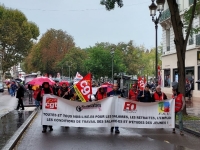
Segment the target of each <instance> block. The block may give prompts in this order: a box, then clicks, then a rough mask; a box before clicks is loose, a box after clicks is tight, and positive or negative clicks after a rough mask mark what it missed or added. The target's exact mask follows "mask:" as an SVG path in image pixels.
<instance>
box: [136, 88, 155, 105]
mask: <svg viewBox="0 0 200 150" xmlns="http://www.w3.org/2000/svg"><path fill="white" fill-rule="evenodd" d="M143 92H144V97H141V96H142V95H143ZM137 98H138V101H140V102H145V103H148V102H152V98H151V93H150V92H149V91H145V90H144V91H140V93H139V94H138V97H137Z"/></svg>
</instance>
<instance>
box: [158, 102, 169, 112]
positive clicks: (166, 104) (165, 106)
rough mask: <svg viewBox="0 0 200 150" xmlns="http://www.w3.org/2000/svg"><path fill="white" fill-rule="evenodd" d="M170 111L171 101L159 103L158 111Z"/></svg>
mask: <svg viewBox="0 0 200 150" xmlns="http://www.w3.org/2000/svg"><path fill="white" fill-rule="evenodd" d="M169 111H170V103H169V102H160V103H158V112H159V113H168V112H169Z"/></svg>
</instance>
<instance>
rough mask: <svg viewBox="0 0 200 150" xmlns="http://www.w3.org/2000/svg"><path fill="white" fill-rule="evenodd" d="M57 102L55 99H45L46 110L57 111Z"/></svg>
mask: <svg viewBox="0 0 200 150" xmlns="http://www.w3.org/2000/svg"><path fill="white" fill-rule="evenodd" d="M57 102H58V100H57V99H56V98H46V105H45V108H46V109H57Z"/></svg>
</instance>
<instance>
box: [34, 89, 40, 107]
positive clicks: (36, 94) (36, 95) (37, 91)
mask: <svg viewBox="0 0 200 150" xmlns="http://www.w3.org/2000/svg"><path fill="white" fill-rule="evenodd" d="M40 95H41V87H36V89H35V90H34V91H33V98H34V100H35V105H36V107H37V108H38V107H40V101H41V100H40V97H41V96H40Z"/></svg>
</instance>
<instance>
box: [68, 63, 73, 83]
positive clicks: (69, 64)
mask: <svg viewBox="0 0 200 150" xmlns="http://www.w3.org/2000/svg"><path fill="white" fill-rule="evenodd" d="M67 66H68V67H69V78H70V68H71V67H72V62H67ZM70 80H71V78H70Z"/></svg>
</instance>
